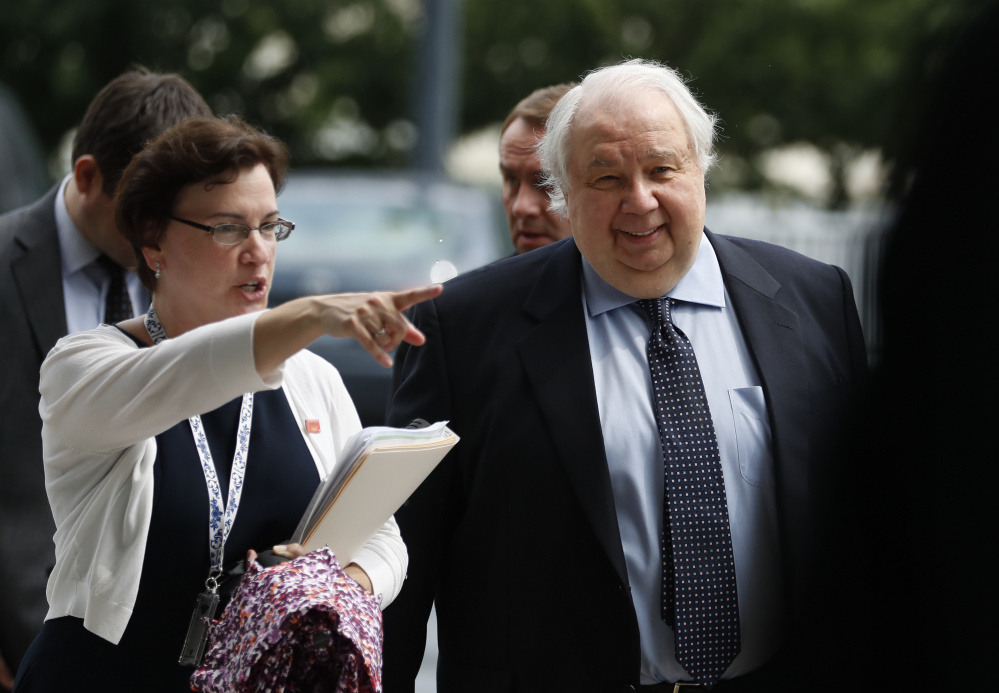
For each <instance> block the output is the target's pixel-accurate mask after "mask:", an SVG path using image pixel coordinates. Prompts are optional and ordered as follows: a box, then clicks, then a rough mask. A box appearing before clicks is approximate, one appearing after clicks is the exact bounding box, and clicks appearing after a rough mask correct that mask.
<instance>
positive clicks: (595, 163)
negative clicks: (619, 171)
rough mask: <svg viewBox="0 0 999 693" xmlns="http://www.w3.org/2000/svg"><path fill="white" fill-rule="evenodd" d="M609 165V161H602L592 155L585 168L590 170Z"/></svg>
mask: <svg viewBox="0 0 999 693" xmlns="http://www.w3.org/2000/svg"><path fill="white" fill-rule="evenodd" d="M611 167H612V165H611V163H610V162H608V161H604V160H603V159H600V158H597V157H593V158H592V159H590V163H588V164H587V165H586V170H587V171H592V170H594V169H598V168H611Z"/></svg>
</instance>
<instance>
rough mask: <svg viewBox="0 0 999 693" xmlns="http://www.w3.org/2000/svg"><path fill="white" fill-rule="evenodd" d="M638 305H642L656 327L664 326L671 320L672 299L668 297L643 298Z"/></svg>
mask: <svg viewBox="0 0 999 693" xmlns="http://www.w3.org/2000/svg"><path fill="white" fill-rule="evenodd" d="M638 305H640V306H641V307H642V310H644V311H645V314H646V315H647V316H649V320H651V321H652V324H653V325H654V326H655V327H662V326H663V325H668V324H669V323H670V322H671V318H670V299H668V298H641V299H639V300H638Z"/></svg>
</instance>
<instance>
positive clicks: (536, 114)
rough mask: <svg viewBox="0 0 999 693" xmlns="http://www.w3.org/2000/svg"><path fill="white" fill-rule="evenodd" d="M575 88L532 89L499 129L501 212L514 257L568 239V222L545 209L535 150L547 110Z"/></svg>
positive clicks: (555, 86)
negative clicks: (503, 213)
mask: <svg viewBox="0 0 999 693" xmlns="http://www.w3.org/2000/svg"><path fill="white" fill-rule="evenodd" d="M574 86H576V85H575V84H555V85H553V86H550V87H544V88H542V89H535V90H534V91H533V92H531V93H530V94H528V95H527V96H526V97H524V98H523V99H521V100H520V101H519V102H518V103H517V105H516V106H514V107H513V110H511V111H510V113H509V114H508V115H507V117H506V120H504V121H503V127H502V128H500V141H499V156H500V161H499V167H500V175H501V176H502V177H503V192H502V197H503V211H505V212H506V221H507V224H508V225H509V227H510V242H511V243H513V248H514V250H515V251H516V253H517V254H518V255H521V254H523V253H526V252H528V251H530V250H535V249H536V248H541V247H543V246H546V245H548V244H549V243H554V242H555V241H557V240H560V239H562V238H568V237H569V235H570V233H571V232H570V230H569V221H568V220H567V219H565V217H562V216H560V215H558V214H556V213H555V212H553V211H551V210H550V209H548V202H549V199H548V189H547V188H546V187H545V184H544V171H542V170H541V162H540V161H538V154H537V151H536V147H537V144H538V141H539V140H540V139H541V136H542V135H544V134H545V120H547V118H548V114H549V113H551V111H552V108H554V107H555V104H556V103H558V100H559V99H560V98H562V97H563V96H564V95H565V93H566V92H567V91H569V90H570V89H572V88H573V87H574Z"/></svg>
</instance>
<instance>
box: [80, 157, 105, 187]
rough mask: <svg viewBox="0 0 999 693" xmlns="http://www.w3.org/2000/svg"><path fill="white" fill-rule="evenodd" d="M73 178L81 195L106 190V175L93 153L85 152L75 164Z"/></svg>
mask: <svg viewBox="0 0 999 693" xmlns="http://www.w3.org/2000/svg"><path fill="white" fill-rule="evenodd" d="M73 180H74V181H75V182H76V189H77V190H79V191H80V194H81V195H93V194H95V193H102V192H104V176H103V175H102V174H101V167H100V166H98V165H97V159H95V158H94V157H93V155H92V154H84V155H83V156H81V157H80V158H79V159H77V160H76V163H75V164H73Z"/></svg>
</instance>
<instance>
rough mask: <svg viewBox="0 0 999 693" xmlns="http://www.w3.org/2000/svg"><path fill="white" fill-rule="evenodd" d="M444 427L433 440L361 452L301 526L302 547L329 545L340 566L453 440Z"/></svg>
mask: <svg viewBox="0 0 999 693" xmlns="http://www.w3.org/2000/svg"><path fill="white" fill-rule="evenodd" d="M445 431H446V434H448V435H445V436H444V437H443V438H441V439H438V440H434V441H428V442H422V443H418V444H405V445H393V446H387V447H378V446H377V445H376V446H374V447H372V448H369V449H368V450H366V451H365V452H364V453H363V456H362V457H361V459H360V460H359V463H358V464H356V465H355V466H354V468H353V469H352V471H351V473H350V475H349V476H348V477H347V479H346V480H345V481H344V482H343V483H342V485H341V486H340V488H339V489H338V491H337V493H336V495H335V496H334V497H333V498H332V499H331V500H329V501H327V505H326V507H325V510H323V509H317V512H316V515H315V517H314V518H313V519H312V521H311V522H310V526H309V527H307V528H305V530H304V532H303V539H304V540H303V541H301V543H302V545H303V546H304V547H305V549H306V550H307V551H315V550H316V549H320V548H322V547H323V546H329V547H330V550H331V551H332V552H333V554H334V555H335V556H336V557H337V561H339V563H340V565H342V566H345V567H346V566H347V565H348V564H349V563H350V562H351V561H352V560H353V558H354V556H355V555H356V554H357V552H358V550H360V548H361V547H362V546H364V544H365V543H367V541H368V539H370V538H371V537H372V536H373V535H374V533H375V532H376V531H378V529H379V528H380V527H381V526H382V525H383V524H385V522H386V521H388V519H389V518H390V517H391V516H392V514H393V513H395V511H396V510H398V509H399V508H400V507H402V504H403V503H404V502H406V499H407V498H409V497H410V496H411V495H412V493H413V491H415V490H416V489H417V488H418V487H419V485H420V484H422V483H423V480H424V479H426V478H427V476H429V474H430V472H432V471H433V470H434V468H435V467H436V466H437V464H438V463H439V462H440V461H441V460H442V459H444V455H446V454H447V453H448V451H449V450H450V449H451V448H452V447H454V445H455V443H457V442H458V436H456V435H455V434H454V433H453V432H452V431H450V430H449V429H445Z"/></svg>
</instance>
